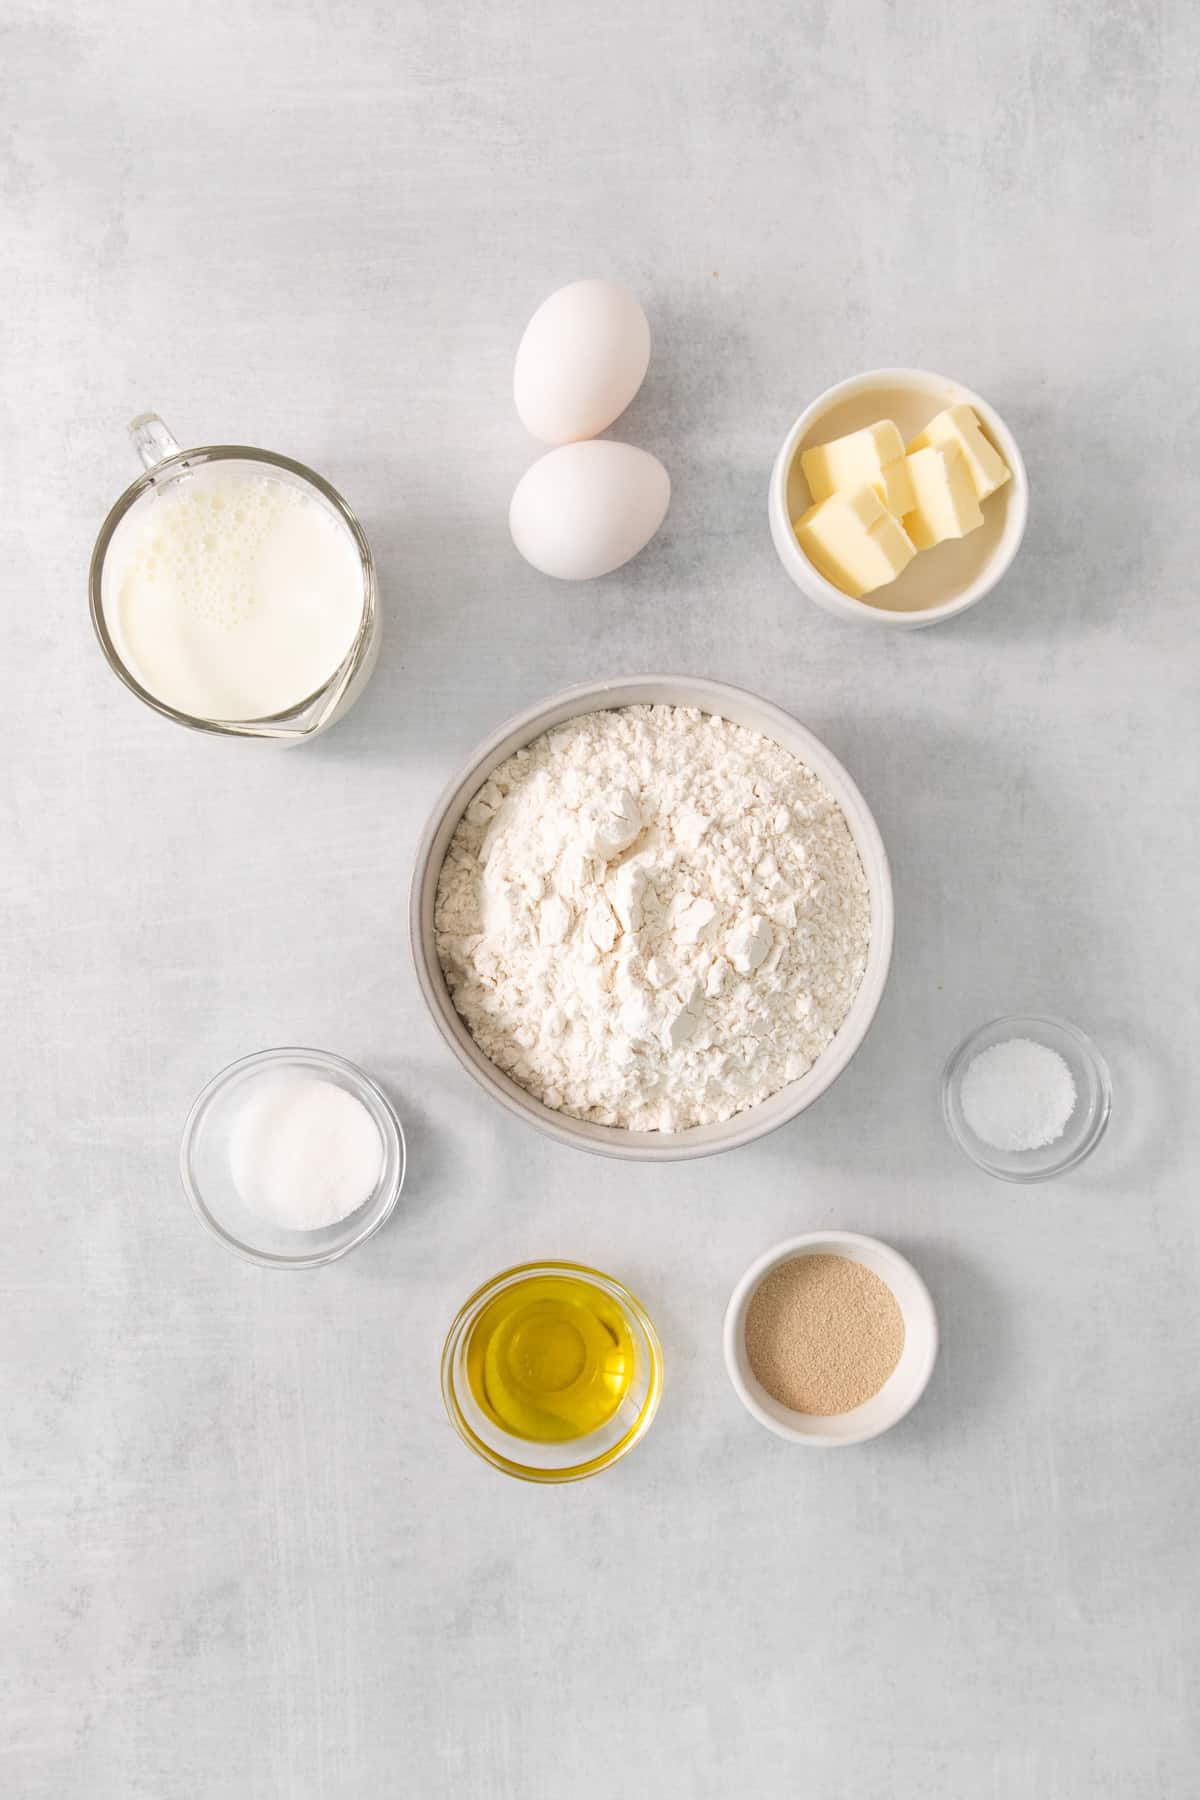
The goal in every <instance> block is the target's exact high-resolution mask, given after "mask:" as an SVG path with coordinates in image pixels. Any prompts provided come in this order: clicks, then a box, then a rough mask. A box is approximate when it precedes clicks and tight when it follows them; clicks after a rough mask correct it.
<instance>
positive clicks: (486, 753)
mask: <svg viewBox="0 0 1200 1800" xmlns="http://www.w3.org/2000/svg"><path fill="white" fill-rule="evenodd" d="M653 705H664V706H694V707H698V708H699V709H700V711H702V712H706V713H717V714H720V716H721V717H722V718H726V719H731V720H732V721H733V722H734V723H735V724H737V725H744V726H745V727H746V728H747V729H748V730H750V731H757V732H760V733H761V734H762V736H764V737H768V738H773V739H774V740H775V741H776V743H778V744H781V745H782V746H783V748H784V749H785V750H790V751H791V752H792V754H793V755H794V756H797V757H798V758H799V759H800V761H801V762H803V763H805V764H806V765H807V766H808V767H809V768H810V769H811V770H812V771H813V773H814V775H816V776H818V777H819V779H820V780H821V781H823V782H824V784H825V786H826V787H827V788H828V789H829V791H830V793H831V794H832V795H833V796H834V798H835V800H836V801H837V802H838V805H839V806H840V807H841V809H842V812H843V813H844V815H845V818H846V823H847V825H848V826H849V828H850V833H851V835H852V837H853V839H854V842H855V844H856V846H857V848H858V854H859V857H860V858H861V860H862V866H863V870H864V872H865V874H866V879H867V886H868V889H869V893H870V903H871V943H870V949H869V951H868V954H867V966H866V971H865V973H864V975H863V980H862V985H861V986H860V988H859V990H858V993H857V994H856V996H855V998H854V1002H853V1004H852V1006H851V1008H850V1011H849V1012H848V1013H847V1015H846V1018H845V1019H844V1020H843V1022H842V1026H841V1029H840V1030H839V1031H838V1033H837V1035H836V1036H835V1037H834V1039H833V1041H832V1042H831V1043H830V1044H829V1045H828V1047H827V1048H826V1049H825V1051H824V1052H823V1053H822V1054H821V1055H820V1056H819V1057H818V1058H817V1060H816V1062H815V1063H814V1064H813V1066H812V1068H811V1069H809V1071H808V1073H807V1074H806V1075H804V1076H802V1077H801V1078H800V1079H799V1080H798V1081H793V1082H789V1083H788V1085H787V1086H786V1087H783V1088H781V1089H780V1090H779V1092H778V1093H776V1094H772V1095H771V1097H770V1099H768V1100H763V1101H761V1102H760V1103H759V1104H758V1105H757V1106H753V1107H749V1108H748V1109H747V1110H746V1111H745V1112H741V1113H736V1114H735V1115H734V1116H733V1118H731V1119H725V1120H723V1121H722V1122H721V1123H720V1124H716V1125H693V1126H689V1127H688V1128H687V1129H686V1130H684V1131H678V1132H658V1131H628V1130H624V1129H622V1128H621V1127H620V1126H615V1125H597V1124H593V1123H592V1122H591V1121H589V1120H586V1119H576V1118H572V1117H571V1116H570V1115H569V1114H567V1113H563V1112H556V1111H555V1110H554V1109H553V1108H552V1107H549V1106H545V1105H543V1103H542V1102H541V1101H540V1100H537V1099H535V1097H534V1096H533V1095H532V1094H530V1093H528V1092H526V1090H525V1089H524V1088H522V1087H519V1086H518V1085H517V1083H516V1082H515V1081H513V1080H512V1079H511V1078H510V1077H509V1076H508V1075H506V1074H505V1073H504V1072H503V1071H502V1070H501V1069H499V1068H497V1066H496V1064H495V1063H493V1062H491V1061H490V1060H489V1059H488V1057H486V1056H485V1055H484V1053H483V1051H482V1050H481V1049H480V1048H479V1046H478V1045H477V1044H476V1042H475V1040H474V1038H473V1037H472V1036H471V1033H470V1031H469V1030H468V1029H467V1026H466V1023H465V1022H464V1020H463V1019H462V1018H461V1017H460V1015H459V1013H458V1012H457V1011H456V1009H455V1006H454V1002H453V1000H452V999H451V997H450V990H449V988H448V987H447V985H446V980H445V977H444V975H443V974H442V969H441V964H440V962H439V961H438V954H437V945H436V942H435V935H434V902H435V899H436V895H437V884H438V875H439V873H440V871H441V867H442V863H443V860H444V859H445V855H446V850H447V848H448V846H449V843H450V839H451V837H452V836H453V835H454V830H455V827H456V826H457V824H458V822H459V820H460V818H461V817H462V815H463V813H464V811H465V810H466V808H467V806H468V805H469V803H470V801H471V800H472V799H474V797H475V795H476V793H477V792H478V791H479V789H480V787H481V786H482V785H483V783H484V782H485V781H486V780H487V777H488V776H489V775H490V774H491V773H492V771H493V770H494V769H496V768H498V767H499V765H500V764H501V763H502V762H504V761H505V759H506V758H507V757H509V756H512V755H513V754H514V752H515V751H517V750H520V749H522V748H523V747H524V746H525V745H526V744H528V743H531V742H532V740H533V739H534V738H537V737H540V736H541V734H542V733H543V732H545V731H549V730H551V729H552V727H554V726H556V725H562V724H565V722H566V721H567V720H568V719H573V718H576V717H578V716H579V715H580V714H581V713H589V712H599V711H602V710H604V709H606V708H609V707H621V706H653ZM409 925H410V932H411V938H412V952H413V959H414V962H415V964H416V970H417V979H418V981H419V982H420V986H421V992H422V994H423V995H424V997H425V1001H426V1004H427V1005H428V1007H429V1010H430V1012H431V1013H432V1015H433V1020H434V1023H435V1025H436V1026H437V1028H438V1030H439V1031H440V1032H441V1034H442V1037H443V1038H444V1039H445V1041H446V1043H447V1044H448V1045H449V1047H450V1049H451V1050H452V1051H453V1053H454V1055H455V1056H456V1057H457V1058H458V1061H459V1062H460V1063H461V1064H462V1066H463V1068H464V1069H465V1070H466V1071H467V1073H468V1074H469V1075H470V1076H472V1077H473V1079H474V1080H475V1081H477V1082H478V1083H479V1085H480V1087H482V1088H483V1089H484V1090H485V1092H486V1093H488V1094H490V1095H491V1097H492V1099H493V1100H496V1101H498V1102H499V1104H500V1105H501V1106H503V1107H504V1108H505V1110H506V1111H507V1112H510V1113H512V1114H513V1115H514V1117H516V1118H518V1119H522V1120H524V1122H525V1123H526V1124H527V1125H533V1126H535V1127H536V1128H537V1129H538V1130H539V1131H542V1132H545V1134H546V1135H547V1136H548V1137H552V1138H554V1139H555V1140H556V1141H557V1142H558V1143H560V1144H567V1145H570V1146H571V1147H572V1148H573V1149H576V1150H590V1151H592V1152H594V1153H596V1154H598V1155H601V1156H616V1157H623V1158H625V1159H626V1160H628V1161H632V1162H683V1161H686V1160H688V1159H690V1158H692V1157H697V1156H711V1155H713V1154H714V1153H715V1152H717V1151H721V1150H733V1149H736V1148H737V1147H738V1145H740V1144H749V1143H752V1142H753V1141H754V1139H755V1138H760V1137H765V1136H766V1134H767V1132H769V1131H774V1130H775V1128H776V1127H777V1126H779V1125H783V1124H785V1123H786V1122H787V1120H789V1119H794V1118H795V1117H796V1115H797V1113H802V1112H803V1111H804V1109H805V1108H806V1107H808V1106H811V1105H812V1103H813V1101H814V1100H817V1099H819V1097H820V1096H821V1095H822V1094H823V1093H824V1092H825V1090H826V1088H828V1087H829V1086H830V1085H831V1083H832V1082H834V1081H836V1079H837V1077H838V1076H839V1075H840V1074H841V1072H842V1070H843V1069H844V1068H845V1067H846V1065H847V1063H848V1062H849V1061H850V1059H851V1057H852V1056H853V1055H854V1052H855V1051H856V1050H857V1049H858V1047H859V1045H860V1044H861V1043H862V1041H863V1038H864V1037H865V1036H866V1034H867V1029H868V1027H869V1025H870V1023H871V1020H872V1019H873V1018H874V1016H875V1009H876V1007H877V1006H878V1005H879V1000H880V996H881V995H882V993H883V988H884V983H885V982H886V980H887V972H888V965H889V963H890V961H891V955H892V931H893V910H892V882H891V875H890V872H889V870H888V861H887V855H886V853H885V851H884V848H883V841H882V839H881V838H880V835H879V829H878V827H877V826H876V824H875V821H874V819H873V818H872V816H871V813H870V811H869V809H868V807H867V804H866V801H865V800H864V799H863V797H862V795H861V794H860V793H859V791H858V789H857V787H855V785H854V783H853V781H852V780H851V779H850V777H849V775H848V774H847V773H846V771H845V769H844V768H843V767H842V765H841V763H840V762H838V760H837V758H836V757H835V756H834V755H833V754H832V753H831V752H830V751H829V750H827V749H826V748H825V746H824V744H822V743H821V741H820V739H819V738H816V737H814V736H813V734H812V732H811V731H807V730H805V728H804V726H803V725H800V724H798V723H797V722H796V720H795V719H793V718H790V717H789V716H788V714H787V713H785V712H783V711H781V709H780V708H779V707H777V706H772V705H771V703H770V701H768V700H760V699H759V698H758V697H757V696H756V695H754V694H748V693H745V692H744V691H743V690H742V689H740V688H734V687H727V686H726V685H725V684H724V683H723V682H720V681H706V680H703V679H700V678H696V677H693V676H688V675H635V676H630V677H629V678H627V679H625V680H614V681H601V682H595V683H592V684H589V685H588V686H585V687H576V688H569V689H568V690H567V691H566V692H565V693H562V694H557V695H556V696H555V697H554V698H553V699H552V700H547V701H545V702H544V703H543V704H541V705H539V706H532V707H530V708H529V710H528V711H527V712H523V713H521V714H520V715H519V717H517V718H515V719H510V720H509V721H508V723H507V724H506V725H502V726H501V727H500V729H499V730H498V731H496V732H494V733H493V735H492V736H491V737H490V738H488V739H487V740H486V742H484V743H483V744H481V745H480V746H479V748H478V749H477V750H476V751H475V752H474V754H473V755H472V756H471V757H470V759H469V760H468V762H467V763H466V765H465V766H464V767H463V768H462V769H461V770H460V771H459V773H458V774H457V775H456V776H455V777H454V779H453V780H452V781H451V783H450V785H449V787H448V788H447V789H446V790H445V792H444V793H443V795H442V797H441V799H440V800H439V801H438V803H437V805H436V806H435V807H434V809H433V813H432V816H431V817H430V820H429V823H428V825H427V826H426V828H425V832H424V834H423V836H422V838H421V842H420V844H419V846H418V849H417V858H416V868H415V871H414V875H413V885H412V896H411V903H410V909H409Z"/></svg>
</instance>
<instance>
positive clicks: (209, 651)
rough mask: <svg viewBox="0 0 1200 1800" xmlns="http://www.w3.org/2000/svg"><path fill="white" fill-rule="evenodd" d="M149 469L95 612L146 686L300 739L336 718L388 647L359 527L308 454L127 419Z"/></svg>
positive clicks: (161, 698) (118, 653) (119, 535)
mask: <svg viewBox="0 0 1200 1800" xmlns="http://www.w3.org/2000/svg"><path fill="white" fill-rule="evenodd" d="M129 430H130V435H131V436H132V438H133V443H134V447H135V449H136V450H137V452H138V454H139V456H140V457H141V459H142V461H143V463H144V464H145V466H146V473H145V474H144V475H143V476H142V477H141V479H140V480H139V481H136V482H134V484H133V486H132V487H130V488H127V489H126V491H125V493H124V494H122V495H121V498H120V499H119V500H118V501H117V503H116V505H115V506H114V507H113V509H112V511H111V512H110V513H109V515H108V518H107V519H106V520H105V521H104V525H103V527H102V528H101V531H100V536H99V537H98V539H97V540H96V548H95V550H94V552H93V554H92V567H91V577H90V583H89V594H90V602H91V612H92V623H93V624H94V626H95V628H96V635H97V637H98V638H99V640H100V646H101V648H102V650H103V651H104V654H105V656H106V657H107V659H108V662H109V665H110V667H111V668H112V669H113V670H114V671H115V672H116V674H117V675H119V676H120V678H121V680H122V681H123V682H124V683H125V685H126V687H128V688H130V689H131V690H132V692H133V693H135V694H136V695H137V696H138V698H139V699H140V700H143V701H145V703H146V704H147V705H148V706H152V707H153V708H154V709H155V711H156V712H160V713H162V714H163V716H164V717H165V718H168V719H174V720H175V721H176V723H178V724H180V725H189V726H191V727H192V728H193V729H194V730H198V731H211V732H216V733H220V734H223V735H225V736H230V737H257V738H271V739H275V740H277V741H280V742H290V743H295V742H300V741H302V740H303V739H305V738H309V737H315V736H316V734H317V733H318V732H320V731H324V730H325V729H326V728H327V727H328V726H330V725H332V724H333V722H334V720H335V719H337V718H340V717H341V715H342V714H343V713H344V712H345V711H347V709H348V708H349V707H350V706H352V705H353V703H354V701H355V700H356V699H357V698H358V696H359V695H360V694H361V692H362V690H363V688H364V687H365V686H366V684H367V682H368V680H369V679H370V676H371V672H372V670H373V669H374V666H375V660H376V657H377V656H378V653H379V636H380V625H379V608H378V602H377V597H376V587H375V564H374V562H373V560H372V557H371V550H370V546H369V545H368V543H367V540H366V538H365V537H364V535H363V530H362V527H361V525H360V524H359V523H358V520H357V519H356V518H355V516H354V514H353V513H352V512H351V510H350V508H349V507H348V506H347V505H346V502H345V501H344V500H343V499H342V497H341V495H340V494H338V493H337V492H336V491H335V490H334V489H333V488H331V487H330V486H329V483H328V482H326V481H323V480H322V478H321V477H320V476H319V475H317V474H314V472H313V471H312V470H311V469H306V468H305V467H304V466H303V464H302V463H297V462H292V461H291V459H290V458H288V457H286V456H276V455H275V454H273V452H271V451H268V450H255V449H251V448H248V447H247V446H245V445H241V444H216V445H211V444H210V445H206V446H204V447H202V448H199V449H195V450H181V449H180V447H179V445H178V444H177V443H176V441H175V439H174V438H173V437H172V436H171V434H170V432H169V431H168V430H167V428H166V426H165V425H164V424H163V422H162V420H161V419H160V418H158V417H157V415H156V414H154V413H145V414H143V415H141V417H139V418H137V419H135V420H134V421H133V423H132V424H131V425H130V427H129Z"/></svg>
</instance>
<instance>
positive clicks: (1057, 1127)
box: [942, 1014, 1112, 1182]
mask: <svg viewBox="0 0 1200 1800" xmlns="http://www.w3.org/2000/svg"><path fill="white" fill-rule="evenodd" d="M1111 1109H1112V1083H1111V1081H1110V1079H1109V1073H1108V1064H1107V1063H1106V1062H1105V1060H1104V1058H1103V1056H1101V1054H1100V1052H1099V1050H1097V1048H1096V1046H1095V1044H1093V1042H1092V1040H1091V1038H1089V1037H1088V1036H1087V1035H1086V1033H1085V1032H1082V1031H1080V1029H1079V1027H1078V1026H1077V1025H1069V1024H1068V1023H1067V1021H1066V1020H1065V1019H1056V1018H1051V1017H1047V1016H1041V1015H1038V1014H1013V1015H1012V1016H1011V1017H1008V1018H1003V1019H992V1020H990V1021H989V1023H988V1024H986V1025H981V1026H980V1027H979V1029H978V1031H973V1032H972V1033H971V1035H970V1037H968V1038H966V1039H965V1040H964V1041H963V1043H961V1044H960V1045H959V1047H958V1049H957V1050H956V1051H955V1052H954V1055H953V1056H952V1057H951V1058H950V1061H949V1062H948V1063H947V1064H946V1068H945V1071H944V1073H943V1075H942V1112H943V1116H944V1117H945V1120H946V1129H947V1130H948V1131H949V1133H950V1136H951V1137H952V1138H953V1139H954V1142H955V1143H956V1144H957V1145H958V1147H959V1149H960V1150H963V1151H965V1152H966V1154H967V1155H968V1156H969V1157H970V1159H971V1161H972V1162H973V1163H975V1164H976V1165H977V1166H978V1167H979V1168H981V1169H983V1170H985V1171H986V1172H987V1174H989V1175H995V1176H996V1177H997V1178H998V1179H999V1180H1001V1181H1026V1182H1027V1181H1048V1180H1049V1179H1050V1177H1051V1176H1054V1175H1063V1174H1065V1173H1066V1171H1067V1170H1068V1169H1073V1168H1075V1167H1076V1166H1077V1165H1078V1164H1079V1163H1081V1162H1082V1161H1083V1159H1084V1157H1085V1156H1090V1155H1091V1153H1092V1151H1093V1150H1094V1149H1095V1148H1096V1145H1097V1144H1098V1143H1099V1142H1100V1139H1101V1138H1102V1137H1103V1136H1104V1133H1105V1130H1106V1129H1107V1126H1108V1119H1109V1113H1110V1111H1111Z"/></svg>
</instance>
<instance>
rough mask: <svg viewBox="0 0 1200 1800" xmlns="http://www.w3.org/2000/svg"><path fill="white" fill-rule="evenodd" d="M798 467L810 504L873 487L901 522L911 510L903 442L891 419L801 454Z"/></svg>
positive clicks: (911, 500) (911, 503) (882, 420)
mask: <svg viewBox="0 0 1200 1800" xmlns="http://www.w3.org/2000/svg"><path fill="white" fill-rule="evenodd" d="M800 467H801V468H802V469H803V470H804V479H805V481H807V483H808V491H809V493H810V494H811V495H812V497H813V500H814V501H816V500H828V498H829V496H830V495H831V494H841V493H849V492H851V491H852V490H853V489H855V488H860V487H873V488H874V489H875V491H876V493H877V494H878V495H879V498H880V499H881V500H882V501H883V504H884V505H885V506H886V507H887V509H888V511H889V512H892V513H895V515H896V517H897V518H898V519H902V518H903V517H904V515H905V513H906V512H911V511H912V508H913V495H912V489H911V487H910V486H909V480H908V470H907V468H906V467H905V462H904V439H903V438H902V437H901V436H900V433H899V431H898V429H897V428H896V426H895V425H894V424H893V423H892V421H891V419H880V420H878V421H877V422H876V423H875V424H874V425H868V426H867V427H866V428H865V429H864V430H863V431H852V432H850V433H849V435H848V436H847V437H840V438H834V440H833V442H832V443H830V444H818V445H817V446H816V448H815V449H813V450H804V451H801V454H800Z"/></svg>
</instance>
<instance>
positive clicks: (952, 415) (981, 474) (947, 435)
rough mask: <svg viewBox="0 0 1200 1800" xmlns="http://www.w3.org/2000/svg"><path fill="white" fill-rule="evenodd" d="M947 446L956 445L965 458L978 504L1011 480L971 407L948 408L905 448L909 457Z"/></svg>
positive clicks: (1004, 464) (1002, 460)
mask: <svg viewBox="0 0 1200 1800" xmlns="http://www.w3.org/2000/svg"><path fill="white" fill-rule="evenodd" d="M947 444H956V445H957V446H958V448H959V449H960V450H961V451H962V453H963V455H964V456H965V457H966V459H967V468H968V470H969V471H970V475H971V483H972V486H973V487H974V489H975V497H976V499H977V500H986V499H987V497H988V495H989V494H994V493H995V491H996V489H997V488H998V487H1003V486H1004V483H1005V482H1006V481H1008V480H1010V479H1011V475H1012V471H1011V469H1010V468H1009V466H1008V464H1007V463H1006V462H1005V460H1004V458H1003V457H1002V456H1001V455H1000V453H999V451H998V450H994V449H993V448H992V446H991V444H990V443H989V442H988V440H987V438H985V437H984V435H983V431H982V428H981V426H980V423H979V420H978V419H977V418H976V417H975V413H974V411H973V410H972V408H971V407H969V406H948V407H947V408H946V410H945V412H940V413H939V414H938V415H937V418H936V419H930V421H929V423H928V425H927V426H926V427H925V429H924V431H919V432H918V433H917V435H916V437H915V438H914V439H913V441H912V443H911V444H910V445H909V446H908V448H909V451H910V453H911V452H912V451H914V450H924V449H926V448H927V447H929V446H932V447H933V448H935V449H937V448H940V449H945V447H946V445H947Z"/></svg>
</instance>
